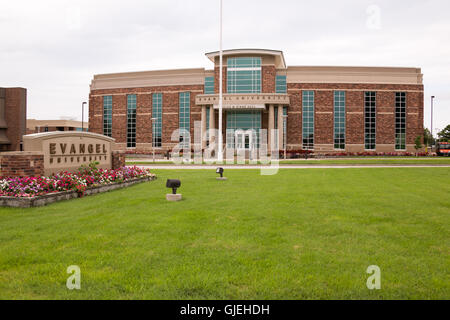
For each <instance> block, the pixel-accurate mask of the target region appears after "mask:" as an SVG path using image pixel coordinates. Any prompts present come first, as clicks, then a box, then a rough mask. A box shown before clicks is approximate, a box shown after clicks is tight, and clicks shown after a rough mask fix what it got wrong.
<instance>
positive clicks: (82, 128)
mask: <svg viewBox="0 0 450 320" xmlns="http://www.w3.org/2000/svg"><path fill="white" fill-rule="evenodd" d="M85 104H87V102H83V103H82V104H81V132H83V131H84V105H85Z"/></svg>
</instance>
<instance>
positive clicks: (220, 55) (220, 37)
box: [217, 0, 223, 162]
mask: <svg viewBox="0 0 450 320" xmlns="http://www.w3.org/2000/svg"><path fill="white" fill-rule="evenodd" d="M219 30H220V36H219V39H220V44H219V60H220V63H219V150H218V154H217V160H218V162H222V161H223V152H222V148H223V139H222V101H223V83H222V79H223V74H222V73H223V70H222V69H223V53H222V0H220V28H219Z"/></svg>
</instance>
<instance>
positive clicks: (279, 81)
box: [275, 76, 287, 93]
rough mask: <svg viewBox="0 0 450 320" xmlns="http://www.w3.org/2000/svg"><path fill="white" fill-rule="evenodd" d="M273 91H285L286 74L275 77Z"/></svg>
mask: <svg viewBox="0 0 450 320" xmlns="http://www.w3.org/2000/svg"><path fill="white" fill-rule="evenodd" d="M275 92H276V93H287V85H286V76H276V77H275Z"/></svg>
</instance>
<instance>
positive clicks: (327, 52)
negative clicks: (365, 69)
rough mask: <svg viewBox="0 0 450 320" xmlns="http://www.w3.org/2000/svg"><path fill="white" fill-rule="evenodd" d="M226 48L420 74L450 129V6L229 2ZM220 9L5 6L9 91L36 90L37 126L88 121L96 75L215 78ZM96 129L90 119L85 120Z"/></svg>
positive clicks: (185, 1) (350, 0)
mask: <svg viewBox="0 0 450 320" xmlns="http://www.w3.org/2000/svg"><path fill="white" fill-rule="evenodd" d="M223 2H224V14H223V19H224V23H223V46H224V49H232V48H265V49H276V50H282V51H283V52H284V55H285V58H286V63H287V64H288V65H290V66H294V65H318V66H320V65H338V66H345V65H351V66H402V67H403V66H404V67H420V68H422V72H423V74H424V85H425V126H426V127H429V126H430V96H431V95H435V96H436V100H435V108H434V128H435V129H436V128H439V129H442V128H444V127H445V126H446V125H447V124H450V18H449V11H450V1H448V0H395V1H392V0H380V1H365V0H340V1H335V0H334V1H325V0H315V1H301V0H277V1H274V0H272V1H268V0H223ZM218 18H219V0H164V1H163V0H159V1H157V0H147V1H137V0H127V1H113V0H108V1H97V0H96V1H94V0H89V1H74V0H71V1H65V0H58V1H45V0H40V1H31V0H29V1H20V0H15V1H6V0H0V86H1V87H14V86H20V87H25V88H27V89H28V118H36V119H60V118H61V117H73V118H77V119H79V120H81V102H82V101H88V96H89V84H90V82H91V80H92V77H93V75H94V74H98V73H110V72H126V71H144V70H154V69H171V68H191V67H205V68H208V69H211V68H212V63H211V62H210V61H209V60H208V59H207V58H206V57H205V55H204V53H206V52H210V51H215V50H218V48H219V40H218V35H219V22H218ZM86 120H87V118H86Z"/></svg>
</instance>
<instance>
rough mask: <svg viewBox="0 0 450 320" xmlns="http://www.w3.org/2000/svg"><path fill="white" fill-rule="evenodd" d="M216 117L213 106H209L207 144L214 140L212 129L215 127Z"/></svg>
mask: <svg viewBox="0 0 450 320" xmlns="http://www.w3.org/2000/svg"><path fill="white" fill-rule="evenodd" d="M215 118H216V117H215V116H214V107H213V106H209V130H210V131H209V144H210V145H211V143H212V142H213V141H215V135H214V129H215V128H216V119H215Z"/></svg>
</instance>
